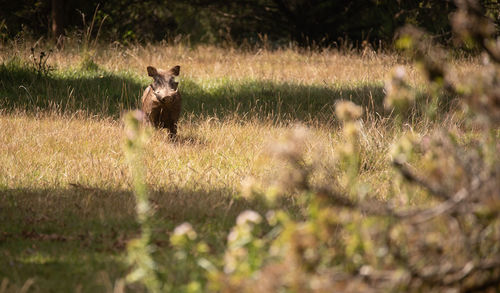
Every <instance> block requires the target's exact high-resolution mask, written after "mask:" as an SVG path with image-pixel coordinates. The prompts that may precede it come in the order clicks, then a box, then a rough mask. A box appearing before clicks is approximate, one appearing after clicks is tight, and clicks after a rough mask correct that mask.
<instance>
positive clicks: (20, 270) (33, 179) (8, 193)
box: [0, 43, 481, 292]
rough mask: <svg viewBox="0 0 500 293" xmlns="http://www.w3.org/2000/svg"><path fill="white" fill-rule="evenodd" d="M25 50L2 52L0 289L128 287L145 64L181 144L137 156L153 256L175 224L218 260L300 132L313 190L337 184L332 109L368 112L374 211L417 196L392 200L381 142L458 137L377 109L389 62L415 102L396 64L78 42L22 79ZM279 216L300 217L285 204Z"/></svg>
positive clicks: (366, 166) (339, 138)
mask: <svg viewBox="0 0 500 293" xmlns="http://www.w3.org/2000/svg"><path fill="white" fill-rule="evenodd" d="M30 46H32V44H31V43H18V44H15V45H5V46H4V47H1V48H0V284H1V285H0V292H14V291H18V290H21V289H23V286H25V287H30V289H31V290H33V292H70V291H78V292H100V291H112V288H113V286H114V284H115V281H116V280H117V279H119V278H121V277H123V276H124V274H125V272H126V271H127V266H126V264H125V263H124V249H125V247H126V243H127V241H128V240H129V239H131V238H133V237H135V236H136V235H137V234H138V233H139V228H138V225H137V223H136V221H135V201H134V196H133V193H132V190H133V189H132V186H131V178H130V174H129V170H128V166H127V164H126V162H125V157H124V154H123V144H124V137H125V134H124V126H123V120H122V117H123V114H124V113H125V112H126V111H128V110H130V109H134V108H136V107H137V106H138V100H139V98H140V96H141V93H142V90H143V89H144V88H145V87H146V86H147V85H148V83H149V82H150V81H149V78H148V76H147V74H146V66H148V65H154V66H157V67H160V68H169V67H170V66H173V65H177V64H178V65H180V66H181V75H180V91H181V93H182V98H183V103H184V104H183V106H184V108H183V112H182V116H181V120H180V122H179V137H178V138H177V139H176V140H174V141H170V140H169V139H168V135H167V133H166V132H165V131H161V130H160V131H153V134H152V137H151V141H150V143H149V144H148V145H147V146H146V154H145V162H146V167H147V176H146V178H147V179H146V180H147V184H148V186H149V187H150V190H151V192H152V202H153V205H154V207H155V209H156V220H155V221H156V222H155V223H156V224H155V225H156V226H155V227H156V228H155V230H154V233H153V241H154V242H155V243H156V244H157V245H158V247H160V248H161V249H160V250H159V251H158V252H156V254H158V257H159V258H160V259H161V257H162V254H165V252H164V251H163V250H168V246H169V244H168V237H169V235H170V234H171V233H172V230H173V228H174V227H175V226H177V225H178V224H180V223H182V222H186V221H187V222H190V223H191V224H192V225H193V226H194V227H196V230H197V231H198V233H199V236H200V237H201V238H202V239H204V240H205V241H206V242H207V243H208V244H209V246H210V248H211V249H212V250H213V251H215V252H217V251H221V250H223V249H224V245H225V242H226V238H227V235H228V233H229V229H230V227H232V225H233V224H234V221H235V218H236V216H237V215H238V214H239V213H240V212H241V211H243V210H246V209H253V210H257V211H264V210H265V209H264V206H263V205H262V203H261V202H259V201H255V200H252V199H251V198H248V197H246V196H245V195H246V194H247V193H248V188H254V189H259V188H260V189H265V188H266V187H268V186H270V185H272V184H273V182H274V179H275V178H276V177H277V174H278V172H279V170H280V168H282V167H283V166H282V165H283V164H282V162H281V161H280V160H279V159H277V158H276V157H274V156H273V155H272V149H273V148H276V147H279V146H280V145H281V143H282V142H283V141H285V140H286V139H287V137H288V136H289V135H290V133H291V130H292V129H293V128H295V127H296V126H297V125H301V127H305V128H306V129H307V140H306V144H305V145H306V147H305V159H306V160H307V161H309V162H314V163H315V164H317V165H318V166H321V168H320V169H319V171H317V172H316V173H314V176H313V178H311V180H312V181H314V182H317V183H318V184H321V182H327V181H328V180H331V178H334V177H338V178H336V179H338V181H339V182H340V183H341V184H343V183H342V182H344V181H343V179H342V178H340V177H341V175H340V174H337V173H336V170H334V169H329V168H330V166H331V165H333V162H335V160H337V159H338V158H337V157H336V152H337V147H338V145H341V144H342V142H343V140H344V139H345V138H344V135H343V133H342V132H341V131H340V129H341V127H340V125H339V122H338V119H337V117H336V116H335V114H334V106H335V103H336V102H337V101H339V100H351V101H353V102H355V103H356V104H358V105H361V106H362V107H363V109H364V115H363V118H362V122H361V132H360V133H361V135H360V142H359V143H360V149H361V156H360V158H361V170H360V174H359V176H360V178H361V179H362V180H363V181H364V182H367V183H368V184H369V185H370V187H369V188H370V193H371V194H375V195H376V196H377V198H378V199H380V200H384V201H385V200H389V199H391V200H395V201H396V202H398V203H400V204H401V205H408V206H411V205H414V204H416V203H425V202H426V200H428V198H427V196H426V194H425V193H424V192H420V193H418V192H417V193H413V195H412V196H411V197H401V198H397V199H393V198H389V197H390V196H391V194H393V193H391V192H389V191H391V190H394V189H395V188H399V186H398V185H397V184H396V183H395V180H394V177H395V176H396V175H395V174H396V172H395V171H394V170H393V168H392V167H391V164H390V149H391V145H392V144H393V143H394V142H395V141H396V140H397V139H399V138H400V137H402V136H403V135H405V134H408V133H412V134H414V135H416V136H419V137H423V136H425V135H426V134H427V133H429V132H431V131H432V130H433V129H434V128H435V127H436V126H440V127H442V126H445V127H447V128H450V129H453V128H457V129H459V128H460V122H461V121H459V118H457V117H455V116H454V114H453V112H448V111H446V110H442V111H440V112H439V113H438V117H437V118H436V119H429V118H427V117H426V116H425V115H421V113H420V114H419V113H418V111H415V113H413V114H412V115H410V117H409V118H408V119H405V120H399V119H394V116H393V115H392V114H391V113H390V112H387V111H386V110H384V107H383V98H384V82H385V80H387V79H388V78H389V76H390V74H391V72H392V70H393V69H394V67H395V66H397V65H402V66H404V68H405V70H406V73H407V77H408V80H409V81H410V83H411V84H412V85H413V86H415V87H416V88H420V89H422V91H424V90H425V88H424V86H423V85H422V80H423V78H422V77H421V75H420V74H419V72H418V70H417V69H416V68H415V67H414V66H413V65H412V64H411V63H410V62H408V61H406V59H405V58H403V57H400V56H398V55H397V54H392V53H376V52H369V54H365V55H361V54H355V53H352V52H338V51H333V50H330V51H328V50H327V51H323V52H313V51H301V50H298V49H281V50H277V51H269V50H252V51H239V50H235V49H221V48H216V47H198V48H196V49H190V48H187V47H184V46H182V45H176V46H164V45H148V46H135V47H130V48H122V47H119V46H114V45H110V46H108V47H95V48H92V49H91V50H89V51H88V52H87V53H85V54H83V53H82V49H81V48H79V47H78V46H76V45H75V46H72V47H70V46H68V47H67V48H64V49H62V50H59V51H54V52H52V53H51V54H50V56H49V58H48V63H47V65H46V66H50V67H52V68H53V70H51V71H50V72H49V73H48V74H44V73H37V71H36V66H35V69H33V65H32V60H33V56H30ZM40 51H46V52H48V50H47V49H46V48H41V47H38V48H36V50H35V56H38V54H39V53H38V52H40ZM86 54H87V55H88V56H91V59H89V60H92V61H91V62H90V63H89V61H88V60H87V62H84V61H85V57H84V56H86ZM92 62H93V63H92ZM89 64H90V65H93V64H94V65H97V68H93V67H92V66H90V65H89ZM452 65H453V66H454V67H455V68H456V71H457V72H458V74H459V75H467V74H469V73H471V72H477V71H480V70H481V67H480V65H479V63H478V62H477V61H476V60H468V59H457V60H454V61H452ZM422 101H425V94H424V93H423V94H422ZM422 103H423V102H422ZM281 204H282V205H283V208H284V209H286V210H288V211H290V213H291V214H293V215H296V216H297V217H299V216H300V214H301V213H300V206H299V205H297V203H296V199H294V198H290V199H288V200H285V201H283V202H282V203H281ZM162 249H163V250H162ZM182 278H184V277H183V276H179V279H182ZM2 280H3V281H2ZM2 282H3V283H2ZM25 289H26V288H25ZM30 292H31V291H30Z"/></svg>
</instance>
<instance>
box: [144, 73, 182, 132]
mask: <svg viewBox="0 0 500 293" xmlns="http://www.w3.org/2000/svg"><path fill="white" fill-rule="evenodd" d="M147 69H148V75H149V76H151V77H152V78H153V80H154V81H153V83H152V84H150V85H149V86H148V87H147V88H146V89H145V90H144V94H143V95H142V111H143V112H144V114H145V116H146V117H145V118H146V121H147V122H148V123H150V124H151V125H153V126H154V127H156V128H168V130H169V131H170V136H175V135H176V134H177V121H178V120H179V116H180V114H181V102H182V101H181V94H180V93H179V90H178V88H177V87H178V85H179V83H178V82H176V81H175V76H178V75H179V71H180V69H181V67H180V66H178V65H177V66H174V67H172V68H171V69H170V70H168V71H167V70H162V69H156V68H154V67H153V66H148V67H147Z"/></svg>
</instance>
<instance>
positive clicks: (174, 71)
mask: <svg viewBox="0 0 500 293" xmlns="http://www.w3.org/2000/svg"><path fill="white" fill-rule="evenodd" d="M180 71H181V67H180V66H179V65H177V66H174V67H172V68H170V73H171V74H172V75H173V76H177V75H179V72H180Z"/></svg>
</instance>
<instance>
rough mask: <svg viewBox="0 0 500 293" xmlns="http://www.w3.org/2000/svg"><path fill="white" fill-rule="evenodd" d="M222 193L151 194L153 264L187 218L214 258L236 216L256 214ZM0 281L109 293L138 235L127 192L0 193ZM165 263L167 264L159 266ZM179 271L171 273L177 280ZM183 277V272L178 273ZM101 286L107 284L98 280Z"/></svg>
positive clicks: (166, 254)
mask: <svg viewBox="0 0 500 293" xmlns="http://www.w3.org/2000/svg"><path fill="white" fill-rule="evenodd" d="M230 194H231V191H229V190H212V191H191V190H173V191H166V190H156V191H152V203H153V205H154V207H155V209H156V214H155V223H154V227H155V228H154V232H153V242H154V243H155V244H156V245H157V246H159V247H160V249H158V251H157V253H158V256H157V257H158V258H159V262H160V263H162V262H164V261H162V258H163V260H164V259H165V258H166V259H167V260H168V257H169V255H171V254H172V251H171V249H170V247H169V235H170V233H171V232H172V231H173V229H174V228H175V227H176V226H177V225H179V224H181V223H183V222H185V221H187V222H190V223H192V224H193V227H194V228H195V229H196V230H197V232H198V235H199V236H200V238H201V239H203V240H204V241H205V242H207V244H208V245H209V246H210V248H211V251H212V252H214V253H220V252H221V251H222V250H223V249H224V244H225V240H226V237H227V233H228V232H229V230H230V228H231V227H232V226H233V225H234V223H235V218H236V217H237V215H238V214H239V213H240V212H242V211H243V210H245V209H254V210H258V211H259V210H261V211H264V207H263V206H262V205H261V204H260V203H258V202H253V203H252V202H248V201H246V200H244V199H236V198H234V197H231V196H230ZM0 199H1V200H0V276H2V277H5V278H7V279H8V280H9V282H10V283H12V284H14V286H17V287H19V288H20V287H21V286H22V285H23V284H24V283H25V282H26V280H28V279H30V278H34V281H35V283H34V285H33V287H34V289H35V291H40V292H72V291H75V290H76V288H78V287H81V288H80V289H82V291H83V292H105V291H109V290H108V289H107V288H109V286H110V285H113V284H114V281H115V280H117V279H118V278H121V277H123V276H124V275H125V274H126V272H127V269H128V268H127V266H126V264H125V248H126V244H127V242H128V241H129V240H131V239H133V238H135V237H137V236H138V235H139V231H140V229H139V226H138V225H137V223H136V220H135V200H134V196H133V194H132V193H131V192H130V191H127V190H104V189H99V188H92V187H83V186H79V185H75V187H68V188H61V189H35V190H29V189H4V190H0ZM166 262H168V261H166ZM183 273H184V272H175V274H176V275H178V276H179V278H181V277H186V276H187V275H185V276H183ZM185 273H186V274H187V273H188V272H185ZM106 282H107V283H106Z"/></svg>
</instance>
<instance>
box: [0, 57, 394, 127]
mask: <svg viewBox="0 0 500 293" xmlns="http://www.w3.org/2000/svg"><path fill="white" fill-rule="evenodd" d="M148 82H149V80H148V77H147V76H144V77H138V76H135V75H133V74H130V73H123V74H121V73H119V74H115V73H110V72H105V71H94V72H84V71H79V72H55V73H52V74H49V75H38V74H37V73H36V72H34V71H33V70H30V69H29V68H27V67H25V66H24V67H23V66H20V65H16V64H14V63H7V64H2V65H0V107H1V108H4V109H7V110H8V111H26V112H28V113H36V112H38V111H44V110H52V111H53V110H55V111H58V112H61V113H65V114H67V113H72V112H76V111H84V112H87V113H89V114H91V115H103V116H112V117H118V116H119V115H120V113H121V112H122V111H124V110H128V109H133V108H137V107H138V106H139V99H140V97H141V95H142V91H143V89H144V88H145V87H146V86H147V83H148ZM181 93H182V97H183V112H184V114H185V115H186V114H192V115H194V116H195V117H207V116H215V117H218V118H225V117H228V116H230V117H235V115H236V116H237V118H239V119H242V120H244V119H247V118H261V119H271V120H272V121H276V122H279V121H280V120H284V119H286V120H291V121H295V120H299V121H308V120H315V121H331V120H332V119H333V118H332V117H333V115H332V113H333V109H334V104H335V102H336V101H337V100H339V99H347V100H352V101H354V102H355V103H357V104H360V105H363V106H366V107H368V108H369V109H371V110H373V111H377V112H379V113H382V112H383V108H382V99H383V96H384V94H383V87H382V84H366V83H364V84H363V83H360V84H354V83H353V84H325V85H305V84H295V83H286V82H284V83H277V82H272V81H268V80H246V81H237V82H235V81H231V80H229V79H215V80H207V81H203V82H201V83H197V82H195V81H193V80H189V79H184V80H181Z"/></svg>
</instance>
